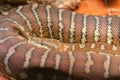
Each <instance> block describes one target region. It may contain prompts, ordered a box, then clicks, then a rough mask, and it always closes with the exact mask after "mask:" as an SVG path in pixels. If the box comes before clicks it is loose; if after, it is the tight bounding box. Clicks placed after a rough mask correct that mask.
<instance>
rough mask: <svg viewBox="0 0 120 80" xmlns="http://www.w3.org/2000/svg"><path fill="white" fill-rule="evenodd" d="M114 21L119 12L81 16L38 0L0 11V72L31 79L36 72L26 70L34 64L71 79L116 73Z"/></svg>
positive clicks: (118, 47) (119, 73) (118, 46)
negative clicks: (3, 13)
mask: <svg viewBox="0 0 120 80" xmlns="http://www.w3.org/2000/svg"><path fill="white" fill-rule="evenodd" d="M119 25H120V17H119V16H92V15H84V14H78V13H76V12H73V11H69V10H64V9H58V8H56V7H54V6H50V5H44V4H29V5H24V6H19V7H17V8H15V9H12V10H10V11H9V12H8V13H7V14H6V15H5V16H2V15H1V16H0V75H2V76H4V77H6V78H7V79H8V80H34V79H35V78H33V79H28V78H29V77H33V76H35V74H36V72H35V73H34V74H31V76H29V74H30V72H31V70H32V68H39V69H41V70H40V71H43V70H42V69H52V71H50V72H51V73H52V72H53V70H56V71H60V72H63V73H66V74H67V75H68V76H69V77H70V78H72V77H75V78H77V79H76V80H80V79H79V78H87V79H90V80H104V79H109V80H110V79H111V78H114V77H115V78H116V77H117V78H119V77H120V62H119V60H120V55H119V54H120V26H119ZM27 71H28V73H26V72H27ZM34 71H38V72H39V70H33V72H34ZM45 72H46V73H45ZM43 73H44V75H46V74H47V73H49V71H47V70H45V71H43ZM51 73H50V74H49V75H51ZM38 75H39V74H38ZM60 75H62V74H59V76H60ZM40 76H41V75H39V76H37V77H40ZM65 76H66V75H65ZM13 78H14V79H13ZM45 78H46V76H45ZM70 78H69V79H65V78H63V79H57V77H56V76H55V77H54V78H52V79H49V78H48V79H43V80H72V79H70ZM35 80H37V79H35ZM40 80H41V79H40ZM73 80H74V79H73Z"/></svg>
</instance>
